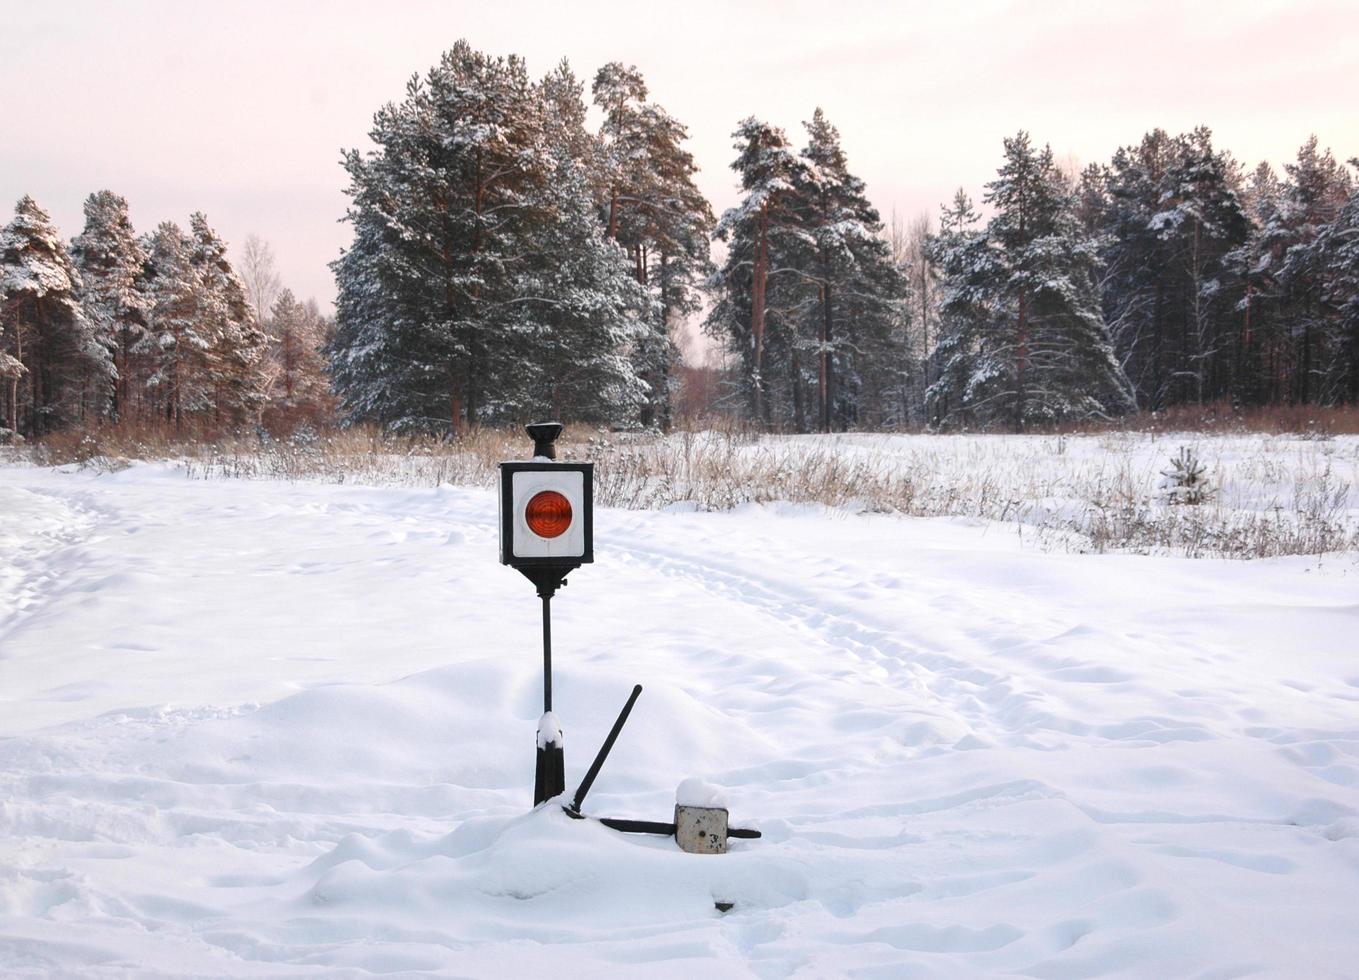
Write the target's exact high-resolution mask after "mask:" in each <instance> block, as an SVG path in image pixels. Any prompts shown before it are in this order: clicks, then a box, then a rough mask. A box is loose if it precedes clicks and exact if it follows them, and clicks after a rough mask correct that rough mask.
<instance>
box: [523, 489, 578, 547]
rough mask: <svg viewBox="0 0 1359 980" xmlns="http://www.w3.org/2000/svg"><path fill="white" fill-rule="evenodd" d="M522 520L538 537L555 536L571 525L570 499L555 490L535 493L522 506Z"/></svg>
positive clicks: (564, 531) (563, 532)
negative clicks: (523, 506) (524, 505)
mask: <svg viewBox="0 0 1359 980" xmlns="http://www.w3.org/2000/svg"><path fill="white" fill-rule="evenodd" d="M524 521H525V522H526V523H527V524H528V526H529V530H530V531H532V532H533V533H534V534H536V535H538V537H540V538H555V537H559V536H560V535H562V534H565V533H566V529H567V528H568V527H570V526H571V501H569V500H567V499H566V498H565V497H563V496H562V495H561V494H559V493H558V492H557V491H556V490H543V491H541V492H539V493H535V494H534V495H533V497H532V498H530V500H529V502H528V506H527V507H525V508H524Z"/></svg>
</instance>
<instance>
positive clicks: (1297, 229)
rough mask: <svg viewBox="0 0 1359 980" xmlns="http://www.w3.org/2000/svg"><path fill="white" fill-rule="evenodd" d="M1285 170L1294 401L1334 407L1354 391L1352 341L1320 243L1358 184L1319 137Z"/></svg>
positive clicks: (1285, 283) (1284, 281)
mask: <svg viewBox="0 0 1359 980" xmlns="http://www.w3.org/2000/svg"><path fill="white" fill-rule="evenodd" d="M1284 170H1285V172H1286V173H1287V175H1288V180H1287V183H1286V184H1285V188H1284V197H1283V215H1282V217H1283V222H1284V225H1285V227H1286V228H1287V236H1286V239H1285V240H1286V242H1287V251H1286V253H1285V255H1284V260H1283V264H1282V268H1281V269H1280V272H1279V285H1280V286H1281V287H1282V291H1283V298H1284V303H1285V306H1286V309H1287V318H1288V325H1289V329H1290V333H1291V337H1292V341H1293V343H1292V348H1293V358H1292V361H1293V363H1292V371H1291V372H1290V373H1291V374H1292V376H1293V379H1294V380H1293V384H1292V385H1291V391H1290V397H1291V398H1292V399H1293V400H1296V401H1299V402H1302V403H1304V404H1307V403H1334V402H1336V401H1339V400H1340V398H1341V397H1343V392H1344V391H1345V389H1346V388H1347V387H1348V381H1349V377H1348V376H1349V367H1348V363H1347V362H1348V356H1347V355H1348V351H1349V346H1350V341H1349V338H1348V337H1347V336H1346V332H1345V329H1344V324H1343V321H1342V320H1341V318H1340V317H1339V315H1338V311H1337V309H1336V307H1335V304H1334V302H1333V301H1332V299H1331V294H1332V288H1331V284H1330V280H1331V279H1332V274H1333V270H1332V268H1331V266H1330V262H1329V256H1328V255H1327V251H1326V249H1324V248H1323V247H1319V243H1320V242H1321V239H1322V237H1323V235H1325V233H1326V231H1327V229H1329V228H1330V227H1331V226H1333V224H1334V223H1335V222H1336V220H1337V219H1338V218H1339V217H1340V215H1341V213H1342V212H1343V210H1344V208H1345V205H1346V202H1347V201H1348V200H1349V198H1350V196H1351V195H1352V194H1353V193H1354V182H1353V181H1352V180H1351V178H1350V175H1349V173H1348V172H1346V170H1345V168H1344V167H1343V166H1342V165H1341V164H1340V163H1339V162H1338V161H1337V160H1336V159H1335V157H1334V156H1332V155H1331V151H1330V150H1325V151H1319V150H1318V147H1317V138H1316V137H1315V136H1312V137H1310V138H1309V139H1308V140H1307V142H1306V143H1304V144H1303V145H1302V147H1301V148H1300V149H1299V150H1298V156H1297V159H1296V161H1295V162H1293V163H1289V164H1285V166H1284ZM1328 237H1329V236H1328Z"/></svg>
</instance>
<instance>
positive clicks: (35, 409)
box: [0, 196, 113, 435]
mask: <svg viewBox="0 0 1359 980" xmlns="http://www.w3.org/2000/svg"><path fill="white" fill-rule="evenodd" d="M81 288H82V283H81V279H80V273H79V272H78V271H77V270H76V267H75V264H74V263H73V262H72V261H71V257H70V254H69V253H68V252H67V250H66V245H65V243H64V242H63V241H62V239H61V236H60V235H59V234H58V232H57V230H56V228H55V227H54V226H53V225H52V219H51V218H50V217H49V216H48V214H47V212H46V211H44V210H43V209H42V208H40V207H39V206H38V205H37V203H36V202H35V201H34V200H33V199H32V198H31V197H27V196H25V197H23V198H20V200H19V202H18V204H17V205H16V206H15V209H14V219H13V220H12V221H11V222H10V223H9V224H8V225H6V226H5V228H4V230H3V231H0V322H3V323H5V324H6V325H7V327H8V329H7V331H6V333H5V334H3V335H0V340H3V341H4V342H5V343H6V350H5V352H4V353H5V354H6V355H7V358H8V359H7V360H6V361H5V362H4V366H3V370H4V371H5V374H6V375H7V376H8V381H9V392H8V396H7V401H8V405H7V408H8V417H9V426H8V427H9V428H10V429H12V430H14V431H16V432H20V433H21V434H26V435H44V434H46V433H48V432H51V431H53V430H55V429H58V428H61V427H62V426H64V425H68V424H71V423H74V422H76V421H79V419H80V417H81V410H82V408H83V404H82V399H81V395H82V392H83V391H84V390H85V389H86V387H87V386H102V385H105V384H107V383H108V381H109V379H110V377H111V376H112V372H113V363H112V360H111V358H110V357H109V354H108V351H107V350H106V349H105V348H104V347H103V346H101V345H100V344H99V342H98V340H97V339H96V337H95V333H94V329H93V327H92V325H91V323H90V321H89V320H88V319H87V318H86V316H85V312H84V309H83V308H82V306H81V304H80V299H79V297H80V292H81ZM14 361H17V362H18V363H19V364H20V365H22V370H20V368H16V367H15V366H14V364H13V363H12V362H14ZM21 380H22V381H23V382H25V383H24V385H23V386H22V388H21V386H20V381H21Z"/></svg>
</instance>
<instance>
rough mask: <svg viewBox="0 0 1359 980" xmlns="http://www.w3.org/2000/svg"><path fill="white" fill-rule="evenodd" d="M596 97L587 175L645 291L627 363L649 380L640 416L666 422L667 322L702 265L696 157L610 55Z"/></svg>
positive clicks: (685, 300) (691, 305) (688, 304)
mask: <svg viewBox="0 0 1359 980" xmlns="http://www.w3.org/2000/svg"><path fill="white" fill-rule="evenodd" d="M592 94H593V96H594V101H595V104H596V105H598V106H599V107H600V108H601V109H602V110H603V112H604V121H603V124H602V125H601V128H600V133H599V137H598V142H597V145H598V147H599V154H598V159H599V160H600V161H601V163H600V166H599V169H600V171H601V174H600V177H599V178H598V179H597V180H596V188H597V193H599V195H600V198H601V200H600V204H601V210H602V213H603V216H604V224H605V231H606V234H607V235H608V236H609V237H611V238H612V239H613V240H614V241H617V242H618V243H619V244H620V245H622V246H623V247H624V249H626V251H627V253H628V256H629V258H630V259H631V264H632V268H633V270H634V275H635V277H636V279H637V281H638V282H639V283H641V284H642V285H643V286H644V287H646V289H647V291H648V292H649V293H650V294H651V296H652V298H653V303H652V304H651V307H650V315H649V317H648V319H647V325H648V329H647V331H646V333H645V334H644V335H643V337H642V338H641V341H640V343H639V344H638V345H637V346H636V348H635V355H634V359H633V360H634V366H635V367H636V369H637V370H638V373H639V374H640V375H641V376H642V377H643V378H644V379H645V380H646V382H647V384H648V385H649V387H650V391H649V393H648V397H647V400H646V403H645V405H644V406H643V408H642V413H641V421H642V424H643V425H644V426H651V425H659V426H660V427H661V428H669V425H670V401H671V391H670V388H671V381H670V378H671V373H672V366H673V364H674V363H675V361H676V360H677V359H678V356H679V352H678V350H677V349H676V347H675V344H674V342H673V340H672V339H671V332H672V330H673V329H674V327H675V325H676V323H677V322H678V321H679V320H680V319H682V318H683V317H686V316H690V315H692V314H694V313H696V312H697V311H698V309H699V307H700V305H701V298H700V294H699V287H700V284H701V283H702V282H703V281H704V280H705V279H706V277H707V276H708V275H709V274H710V273H711V271H712V268H711V263H710V261H709V257H708V236H709V234H710V233H711V231H712V226H713V214H712V209H711V208H710V207H709V205H708V201H707V199H706V198H704V197H703V195H702V194H701V193H700V192H699V190H698V188H697V186H695V184H694V175H695V174H696V173H697V172H698V167H697V165H696V164H695V163H694V159H693V156H692V154H690V153H689V152H688V151H686V150H685V149H684V148H683V144H684V141H685V140H686V139H688V131H687V130H686V129H685V127H684V126H683V125H682V124H680V123H679V121H678V120H676V119H675V118H674V117H673V116H671V115H670V114H669V113H668V112H666V111H665V110H664V109H663V108H661V107H660V106H659V105H657V104H656V103H654V102H648V101H647V90H646V84H645V82H644V81H643V80H642V76H641V74H640V73H639V72H638V71H637V69H636V68H635V67H625V66H624V65H622V64H620V63H618V62H611V63H610V64H607V65H605V66H604V67H603V68H601V69H600V70H599V72H598V73H597V74H596V75H595V80H594V85H593V88H592Z"/></svg>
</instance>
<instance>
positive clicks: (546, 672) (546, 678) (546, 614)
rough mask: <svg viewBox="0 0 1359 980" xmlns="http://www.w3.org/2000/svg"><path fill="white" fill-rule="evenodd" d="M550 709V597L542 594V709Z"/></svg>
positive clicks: (545, 710) (546, 710)
mask: <svg viewBox="0 0 1359 980" xmlns="http://www.w3.org/2000/svg"><path fill="white" fill-rule="evenodd" d="M551 710H552V597H551V596H550V595H545V596H543V711H544V712H548V711H551Z"/></svg>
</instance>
